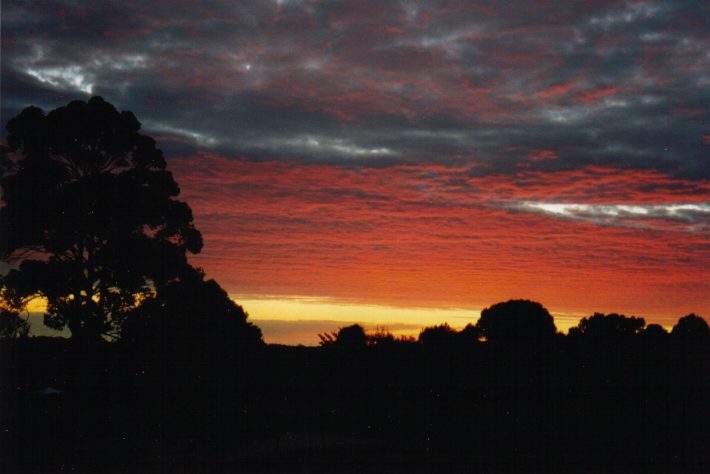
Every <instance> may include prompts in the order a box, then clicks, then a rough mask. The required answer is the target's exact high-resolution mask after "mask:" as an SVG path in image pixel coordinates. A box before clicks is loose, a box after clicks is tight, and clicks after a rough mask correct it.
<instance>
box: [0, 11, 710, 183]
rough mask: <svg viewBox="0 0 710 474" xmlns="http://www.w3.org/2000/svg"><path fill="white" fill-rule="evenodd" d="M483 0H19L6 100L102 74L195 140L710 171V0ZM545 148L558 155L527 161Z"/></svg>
mask: <svg viewBox="0 0 710 474" xmlns="http://www.w3.org/2000/svg"><path fill="white" fill-rule="evenodd" d="M485 6H486V5H484V4H473V3H470V2H462V4H461V5H459V6H454V7H450V6H448V5H444V4H438V3H436V2H407V3H403V4H395V3H388V2H372V3H370V4H362V3H361V2H357V4H354V3H352V2H237V3H235V2H226V1H224V2H219V1H216V2H209V3H206V4H203V5H200V6H197V7H194V8H193V9H191V11H190V15H189V17H187V16H185V15H181V14H179V13H178V12H179V11H180V10H181V9H180V8H177V7H175V6H174V5H171V4H170V2H150V3H145V2H94V3H85V4H66V3H62V2H42V3H41V4H39V3H38V2H23V1H8V2H5V3H4V5H3V18H2V35H3V38H2V39H3V42H2V53H3V58H4V61H3V65H2V77H3V81H2V95H3V105H2V113H3V119H6V118H9V117H10V116H11V115H13V114H15V113H17V112H19V110H20V109H21V108H22V107H24V106H26V105H29V104H30V103H34V104H36V105H40V106H43V107H45V108H52V107H55V106H58V105H61V104H62V103H65V102H66V101H67V100H68V99H70V98H76V97H88V95H89V94H100V95H103V96H104V97H106V98H107V99H108V100H110V101H111V102H114V103H115V104H117V105H118V106H119V107H120V108H122V109H128V110H133V111H134V112H135V113H136V114H137V115H138V117H139V118H141V119H143V120H144V123H145V128H146V130H147V131H148V132H149V133H156V134H159V135H161V136H173V137H175V138H176V140H175V141H174V142H171V143H169V144H168V145H167V147H168V149H169V150H168V151H170V152H174V153H177V154H182V155H184V154H187V153H190V152H191V151H193V150H195V149H204V148H207V149H212V150H214V151H218V152H221V153H225V154H227V155H236V156H244V155H246V156H250V157H253V158H282V159H294V160H310V161H325V162H334V163H346V164H348V165H352V164H353V162H355V163H357V164H358V165H375V166H381V165H383V164H387V163H394V162H397V161H399V160H406V161H427V162H432V161H434V162H442V163H450V162H459V161H460V160H461V159H465V160H469V161H471V162H472V163H478V164H479V165H480V166H479V167H478V168H477V169H478V172H485V170H489V171H490V172H495V173H501V172H505V171H506V170H507V171H508V172H510V173H514V172H515V170H516V166H518V165H520V164H526V165H527V166H532V167H537V168H539V169H542V170H555V169H570V168H575V167H582V166H586V165H589V164H607V165H611V166H621V167H625V168H626V167H632V168H639V169H655V170H661V171H663V172H666V173H669V174H671V175H675V176H678V177H683V178H687V179H708V178H710V170H709V169H708V167H707V154H708V148H709V147H710V145H709V144H708V143H707V140H705V141H703V136H704V135H707V134H708V133H709V131H708V129H707V126H706V124H707V122H708V119H709V118H710V116H709V111H710V92H708V90H710V89H709V88H708V87H707V84H704V83H703V80H707V79H706V78H707V75H708V71H710V57H708V55H707V50H708V48H709V47H710V35H708V33H707V30H706V28H704V27H703V25H706V23H704V22H703V19H707V18H708V15H709V13H708V12H709V10H710V8H709V7H707V6H703V5H701V6H698V5H697V3H694V2H670V1H665V2H647V3H627V2H611V3H608V4H603V3H601V2H599V3H596V2H595V4H593V5H584V6H581V5H574V6H573V5H556V6H554V8H553V7H542V6H539V5H533V4H532V3H531V2H505V8H501V9H500V10H499V11H498V12H495V13H492V12H487V11H486V9H485V8H483V7H485ZM653 48H656V49H653ZM704 78H705V79H704ZM560 84H570V87H569V90H568V91H567V92H560V93H559V94H558V95H553V96H549V97H541V96H540V95H539V94H540V93H541V92H542V91H545V90H547V89H549V88H551V87H553V86H555V85H560ZM607 87H614V88H615V92H614V93H611V94H609V95H608V96H606V97H602V96H600V97H598V98H594V96H593V94H594V92H595V91H599V90H600V89H603V88H607ZM466 88H473V89H474V91H471V92H469V91H467V89H466ZM476 90H477V92H476ZM352 92H358V93H359V96H357V97H356V98H354V99H350V98H348V96H347V94H348V93H352ZM585 94H588V96H587V97H588V98H587V99H584V97H585ZM589 94H592V95H589ZM389 99H391V100H392V102H391V103H387V102H386V101H387V100H389ZM583 99H584V100H583ZM348 100H355V101H360V102H359V103H356V105H358V107H357V109H356V111H355V112H353V115H352V116H351V117H341V116H339V115H338V114H337V113H336V112H337V110H338V107H348V105H347V104H348V102H347V101H348ZM467 100H470V101H471V103H470V105H463V104H464V103H465V102H466V101H467ZM343 101H344V102H343ZM383 101H384V102H383ZM341 102H343V103H344V104H345V105H340V104H341ZM483 102H485V106H483V105H481V106H480V107H481V108H480V110H479V109H478V108H477V107H479V103H483ZM679 111H680V112H679ZM683 111H685V112H683ZM688 111H690V112H688ZM693 111H694V112H693ZM531 149H550V150H555V151H556V152H557V156H558V158H557V159H556V160H552V161H548V162H539V163H538V162H535V163H529V154H530V153H529V150H531Z"/></svg>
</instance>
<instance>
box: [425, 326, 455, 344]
mask: <svg viewBox="0 0 710 474" xmlns="http://www.w3.org/2000/svg"><path fill="white" fill-rule="evenodd" d="M457 335H458V332H456V330H454V329H452V328H451V326H449V324H448V323H443V324H439V325H438V326H429V327H426V328H424V329H422V330H421V332H420V333H419V343H420V344H422V345H424V346H425V347H437V348H442V347H449V346H451V345H452V344H453V343H454V341H455V340H456V336H457Z"/></svg>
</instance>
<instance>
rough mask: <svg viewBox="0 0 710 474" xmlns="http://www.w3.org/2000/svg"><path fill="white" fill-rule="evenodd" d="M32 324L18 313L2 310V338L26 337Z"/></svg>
mask: <svg viewBox="0 0 710 474" xmlns="http://www.w3.org/2000/svg"><path fill="white" fill-rule="evenodd" d="M29 332H30V324H29V323H28V322H27V320H26V319H23V318H22V317H21V316H20V314H19V313H18V312H17V311H12V310H6V309H0V338H8V339H15V338H18V337H26V336H27V334H28V333H29Z"/></svg>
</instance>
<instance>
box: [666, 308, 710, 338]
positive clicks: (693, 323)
mask: <svg viewBox="0 0 710 474" xmlns="http://www.w3.org/2000/svg"><path fill="white" fill-rule="evenodd" d="M671 336H673V338H674V339H676V340H681V341H699V342H700V341H708V340H710V328H709V327H708V323H707V322H706V321H705V319H703V318H702V317H700V316H698V315H697V314H693V313H691V314H688V315H686V316H683V317H682V318H680V319H679V320H678V322H677V323H676V325H675V326H673V329H672V330H671Z"/></svg>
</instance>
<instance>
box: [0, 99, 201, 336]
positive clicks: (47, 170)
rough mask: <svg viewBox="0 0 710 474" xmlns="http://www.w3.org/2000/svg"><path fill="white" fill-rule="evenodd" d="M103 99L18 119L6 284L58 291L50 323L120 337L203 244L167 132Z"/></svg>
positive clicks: (33, 292) (51, 300)
mask: <svg viewBox="0 0 710 474" xmlns="http://www.w3.org/2000/svg"><path fill="white" fill-rule="evenodd" d="M139 129H140V123H139V122H138V120H136V118H135V116H134V115H133V114H132V113H130V112H118V111H117V110H116V109H115V108H114V107H113V106H112V105H111V104H109V103H107V102H105V101H104V100H103V99H101V98H100V97H93V98H91V99H90V100H89V101H88V102H83V101H74V102H71V103H70V104H68V105H66V106H64V107H59V108H57V109H55V110H53V111H51V112H49V113H48V114H45V113H44V112H43V111H42V110H41V109H39V108H37V107H28V108H26V109H24V110H23V111H22V112H21V113H20V114H19V115H18V116H16V117H15V118H13V119H11V120H10V121H9V122H8V124H7V131H8V135H7V142H8V145H9V147H8V148H9V151H10V153H3V156H2V163H0V165H1V171H2V178H1V180H0V185H1V186H2V193H3V194H2V202H3V205H2V208H0V258H3V259H11V260H16V261H20V264H19V268H17V269H14V270H11V271H10V273H9V274H8V275H7V278H6V279H5V281H4V282H5V284H6V285H8V286H11V287H12V288H14V289H15V290H17V291H18V292H20V293H22V296H23V297H30V296H42V297H45V298H46V299H47V314H46V315H45V324H46V325H47V326H49V327H51V328H54V329H61V328H63V327H65V326H68V328H69V329H70V331H71V333H72V337H73V338H77V339H82V340H99V339H100V338H101V337H102V336H110V337H115V336H116V335H117V334H118V333H119V329H120V323H121V321H122V320H123V317H124V316H125V314H126V313H128V312H129V311H131V310H132V309H134V307H135V306H136V305H137V304H138V303H139V302H140V301H141V300H143V299H145V298H147V297H150V295H152V294H153V293H154V292H155V291H156V289H158V288H159V287H160V286H162V285H164V284H165V283H167V282H168V281H170V280H171V279H174V278H175V276H176V275H178V274H180V272H182V271H183V270H184V268H185V267H186V266H187V265H188V264H187V260H186V252H192V253H196V252H199V251H200V249H201V248H202V238H201V236H200V233H199V232H198V231H197V230H196V229H195V227H194V225H193V222H192V212H191V210H190V208H189V207H188V205H187V204H185V203H184V202H181V201H178V200H176V199H175V197H176V196H177V195H178V193H179V188H178V186H177V184H176V183H175V181H174V180H173V177H172V175H171V173H170V172H168V171H167V170H166V169H165V168H166V163H165V159H164V158H163V154H162V152H161V151H160V150H159V149H158V148H156V146H155V141H154V140H153V139H152V138H150V137H148V136H145V135H142V134H140V133H139Z"/></svg>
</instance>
